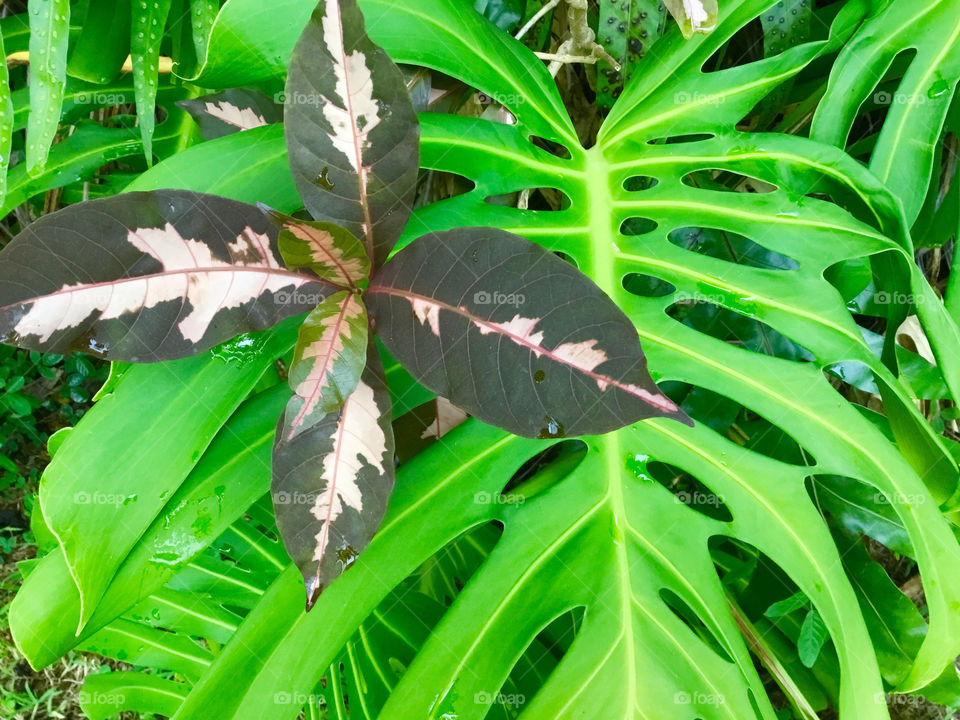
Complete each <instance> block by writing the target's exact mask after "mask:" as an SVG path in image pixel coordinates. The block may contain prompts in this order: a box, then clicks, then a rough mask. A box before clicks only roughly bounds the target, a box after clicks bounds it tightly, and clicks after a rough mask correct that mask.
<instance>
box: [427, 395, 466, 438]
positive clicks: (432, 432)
mask: <svg viewBox="0 0 960 720" xmlns="http://www.w3.org/2000/svg"><path fill="white" fill-rule="evenodd" d="M436 404H437V419H436V420H434V421H433V422H432V423H431V424H430V427H428V428H427V429H426V430H424V431H423V433H422V434H421V435H420V439H421V440H426V439H427V438H436V439H438V440H439V439H440V438H442V437H443V436H444V435H446V434H447V433H448V432H450V431H451V430H453V429H454V428H455V427H457V426H458V425H460V424H461V423H463V421H464V420H466V419H467V417H468V415H467V413H465V412H464V411H463V410H461V409H460V408H458V407H457V406H456V405H454V404H453V403H452V402H450V401H449V400H447V399H446V398H445V397H438V398H437V402H436Z"/></svg>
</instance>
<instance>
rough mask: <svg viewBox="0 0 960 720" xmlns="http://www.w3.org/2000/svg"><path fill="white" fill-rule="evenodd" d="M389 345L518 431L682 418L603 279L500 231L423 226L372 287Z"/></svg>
mask: <svg viewBox="0 0 960 720" xmlns="http://www.w3.org/2000/svg"><path fill="white" fill-rule="evenodd" d="M366 298H367V307H368V308H369V310H370V313H371V315H372V316H373V318H374V321H375V324H376V327H377V331H378V333H379V335H380V337H381V338H382V339H383V341H384V344H385V345H386V346H387V348H388V349H389V350H390V352H391V353H393V355H394V356H395V357H396V358H397V360H399V361H400V362H401V363H402V364H403V365H404V366H405V367H406V369H407V370H408V371H409V372H410V374H411V375H413V377H414V378H416V379H417V380H418V381H419V382H420V383H422V384H423V385H424V386H426V387H427V388H429V389H430V390H433V391H434V392H436V393H437V394H438V395H441V396H443V397H446V398H449V399H450V402H452V403H453V404H454V405H456V406H457V407H459V408H462V409H463V410H465V411H466V412H468V413H469V414H471V415H475V416H476V417H478V418H480V419H481V420H483V421H485V422H488V423H490V424H493V425H497V426H499V427H502V428H504V429H506V430H509V431H510V432H513V433H515V434H517V435H522V436H524V437H560V436H563V435H593V434H599V433H604V432H608V431H610V430H613V429H616V428H619V427H623V426H625V425H628V424H630V423H633V422H636V421H637V420H641V419H644V418H649V417H658V416H666V417H673V418H675V419H678V420H681V421H685V422H688V420H687V418H686V416H685V415H684V414H683V413H682V412H681V411H680V410H679V409H678V408H677V406H676V405H675V404H674V403H673V402H672V401H670V400H669V399H668V398H667V397H665V396H664V395H663V394H662V393H660V391H659V389H658V388H657V386H656V385H655V384H654V383H653V381H652V380H651V379H650V376H649V375H648V374H647V369H646V360H645V359H644V356H643V351H642V350H641V348H640V340H639V338H638V337H637V332H636V329H635V328H634V327H633V325H632V324H631V323H630V321H629V320H628V319H627V317H626V316H625V315H624V314H623V313H622V312H621V311H620V309H619V308H618V307H617V306H616V305H615V304H614V303H613V301H612V300H610V299H609V298H608V297H607V296H606V295H605V294H604V293H603V291H602V290H600V288H598V287H597V286H596V285H594V284H593V282H591V281H590V280H589V279H588V278H587V277H586V276H585V275H583V274H582V273H580V272H579V271H578V270H577V269H576V268H574V267H573V266H571V265H570V264H568V263H566V262H564V261H563V260H561V259H560V258H558V257H557V256H556V255H554V254H553V253H551V252H549V251H547V250H545V249H544V248H542V247H540V246H538V245H535V244H533V243H530V242H527V241H526V240H524V239H523V238H520V237H517V236H515V235H511V234H510V233H507V232H504V231H502V230H495V229H491V228H466V229H459V230H452V231H450V232H444V233H435V234H432V235H426V236H424V237H422V238H420V239H418V240H416V241H414V242H413V243H412V244H411V245H409V246H408V247H407V248H405V249H404V250H402V251H401V252H399V253H398V254H397V255H396V257H394V258H393V259H392V260H391V261H390V263H388V264H387V265H386V266H385V267H384V268H383V269H382V270H381V271H380V272H379V273H378V274H377V275H375V276H374V278H373V281H372V282H371V285H370V287H369V288H368V290H367V295H366Z"/></svg>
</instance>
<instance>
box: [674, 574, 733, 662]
mask: <svg viewBox="0 0 960 720" xmlns="http://www.w3.org/2000/svg"><path fill="white" fill-rule="evenodd" d="M659 595H660V599H661V600H663V603H664V604H665V605H666V606H667V607H668V608H670V611H671V612H672V613H673V614H674V615H676V616H677V618H678V619H679V620H680V621H681V622H682V623H683V624H684V625H686V626H687V627H688V628H689V629H690V631H691V632H692V633H693V634H694V635H696V636H697V637H698V638H699V639H700V640H701V642H703V644H704V645H706V646H707V647H708V648H710V649H711V650H713V652H715V653H716V654H717V656H718V657H719V658H720V659H721V660H725V661H726V662H728V663H730V664H731V665H732V664H733V660H732V659H731V657H730V653H729V652H727V649H726V648H725V647H724V646H723V644H722V643H721V642H720V640H719V639H718V638H717V636H716V634H715V633H714V632H713V630H711V629H710V628H709V627H707V625H706V623H704V622H703V620H701V619H700V615H699V614H698V613H697V612H696V611H695V610H694V609H693V608H692V607H690V605H688V604H687V602H686V601H685V600H684V599H683V598H681V597H680V596H679V595H677V593H675V592H673V591H672V590H670V589H669V588H661V589H660V593H659Z"/></svg>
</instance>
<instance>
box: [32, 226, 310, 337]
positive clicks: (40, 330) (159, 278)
mask: <svg viewBox="0 0 960 720" xmlns="http://www.w3.org/2000/svg"><path fill="white" fill-rule="evenodd" d="M127 241H128V242H129V243H130V244H131V245H133V246H134V247H136V248H137V249H138V250H140V251H141V252H143V253H145V254H148V255H150V256H151V257H152V258H154V259H155V260H156V261H157V262H159V263H160V265H161V266H162V268H163V270H162V271H161V272H159V273H156V274H154V275H144V276H141V277H131V278H122V279H120V280H113V281H109V282H102V283H92V284H83V283H77V284H74V285H64V286H63V287H62V288H60V289H59V290H56V291H54V292H53V293H51V294H49V295H46V296H44V297H41V298H37V299H36V300H34V301H32V303H31V304H30V307H29V310H28V311H27V312H26V313H25V314H24V315H23V317H21V318H20V320H19V322H18V323H17V325H16V327H15V328H14V330H15V332H17V333H18V334H19V335H21V336H25V335H36V336H38V337H39V338H40V341H41V342H46V341H48V340H49V339H50V337H51V336H52V335H53V334H54V333H55V332H56V331H57V330H59V329H62V328H65V327H72V326H75V325H79V324H80V323H81V322H83V321H84V320H86V319H87V318H88V317H90V315H91V313H94V312H97V313H98V319H99V320H112V319H115V318H119V317H122V316H124V315H127V314H130V313H136V312H140V311H142V310H147V309H150V308H152V307H155V306H157V305H159V304H160V303H163V302H168V301H173V300H180V301H185V302H187V303H189V305H190V308H191V310H190V313H189V314H187V315H186V317H184V318H183V319H182V320H181V321H180V323H179V324H178V325H177V328H178V329H179V331H180V333H181V335H182V336H183V338H184V340H187V341H190V342H194V343H195V342H199V341H200V340H202V339H203V336H204V335H205V334H206V332H207V329H208V328H209V327H210V323H211V322H212V321H213V318H214V317H215V316H216V314H217V313H218V312H219V311H220V310H223V309H227V308H236V307H240V306H241V305H244V304H246V303H248V302H250V301H251V300H254V299H256V298H258V297H260V296H262V295H263V294H264V293H265V292H268V291H270V292H274V293H275V292H278V291H280V290H284V289H289V288H291V287H292V288H294V289H295V288H298V287H300V286H301V285H303V284H304V283H307V282H310V278H309V277H307V276H302V275H297V274H295V273H291V272H289V271H287V270H285V269H284V268H283V267H282V266H281V265H280V263H279V262H278V261H277V258H276V257H274V255H273V252H272V250H271V248H270V240H269V238H268V236H267V235H265V234H260V233H256V232H254V231H253V230H251V229H250V228H249V227H248V228H245V229H244V230H243V231H242V232H241V233H240V235H238V236H237V239H236V240H235V241H234V242H232V243H230V244H229V246H228V247H229V248H230V251H231V254H232V256H233V258H234V259H233V260H232V261H229V260H222V259H220V258H217V257H214V255H213V254H212V252H211V249H210V247H209V246H208V245H206V244H205V243H203V242H199V241H197V240H192V239H188V238H184V237H182V236H181V235H180V233H178V232H177V230H176V229H175V228H174V227H173V225H171V224H170V223H167V224H166V226H165V227H162V228H139V229H136V230H130V231H129V233H128V235H127Z"/></svg>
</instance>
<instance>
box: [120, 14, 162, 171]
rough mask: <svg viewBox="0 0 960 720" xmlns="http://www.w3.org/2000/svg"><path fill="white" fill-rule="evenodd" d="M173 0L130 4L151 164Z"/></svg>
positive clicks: (140, 115)
mask: <svg viewBox="0 0 960 720" xmlns="http://www.w3.org/2000/svg"><path fill="white" fill-rule="evenodd" d="M170 4H171V0H152V2H151V1H150V0H134V2H131V3H130V8H131V12H132V18H131V21H130V58H131V60H132V62H133V87H134V91H135V93H136V97H137V120H138V122H139V125H140V138H141V140H142V141H143V154H144V156H145V157H146V159H147V165H151V164H152V163H153V130H154V126H155V120H154V113H155V112H156V100H157V69H158V68H159V67H160V41H161V39H162V38H163V29H164V27H165V26H166V24H167V15H169V14H170Z"/></svg>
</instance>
